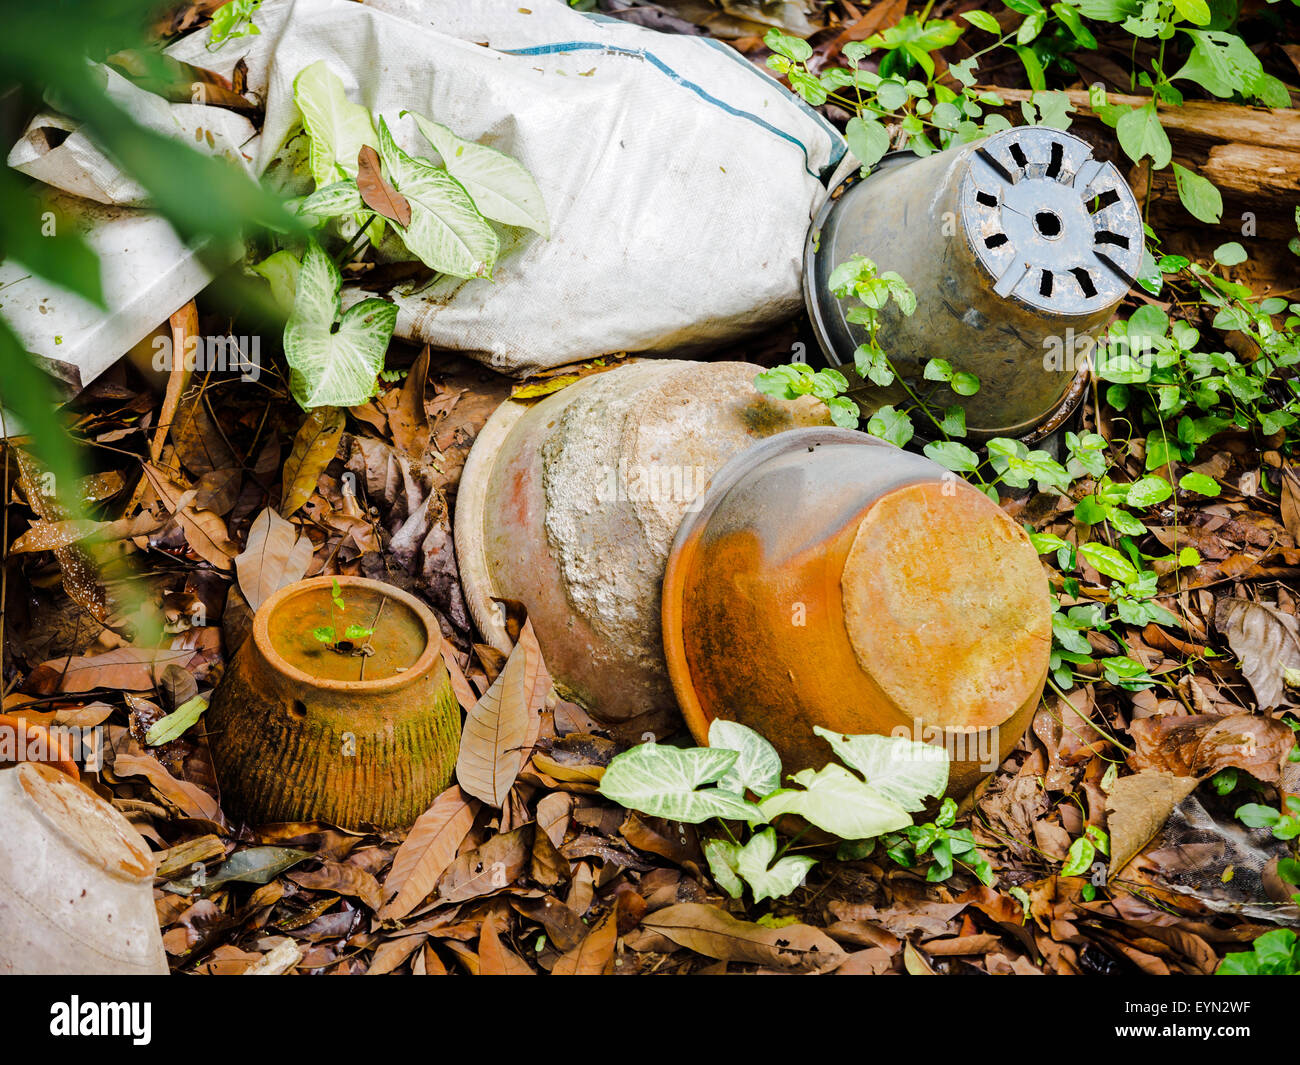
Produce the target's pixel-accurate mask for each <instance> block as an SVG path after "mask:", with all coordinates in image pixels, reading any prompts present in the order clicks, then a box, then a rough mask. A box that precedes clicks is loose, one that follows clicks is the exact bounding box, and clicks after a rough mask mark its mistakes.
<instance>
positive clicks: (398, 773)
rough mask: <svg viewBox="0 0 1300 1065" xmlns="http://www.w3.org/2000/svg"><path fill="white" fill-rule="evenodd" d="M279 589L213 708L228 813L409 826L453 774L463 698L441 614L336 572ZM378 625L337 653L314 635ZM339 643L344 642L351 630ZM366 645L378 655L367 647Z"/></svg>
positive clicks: (213, 737)
mask: <svg viewBox="0 0 1300 1065" xmlns="http://www.w3.org/2000/svg"><path fill="white" fill-rule="evenodd" d="M334 580H335V578H332V577H313V578H311V579H310V580H305V581H300V582H298V583H297V584H291V585H289V586H288V587H287V588H282V589H281V590H280V591H278V592H276V593H275V594H274V595H273V596H271V598H269V599H268V600H266V602H264V603H263V604H262V606H261V608H260V609H259V610H258V611H257V614H256V616H255V617H254V619H253V632H252V637H251V639H248V640H246V641H245V642H244V644H243V645H242V646H241V647H240V649H239V651H238V653H237V654H236V655H235V658H234V660H233V661H232V662H231V664H230V667H229V668H228V669H227V671H226V674H225V676H224V677H222V679H221V683H220V684H219V685H218V686H217V689H216V691H214V692H213V694H212V703H211V706H210V707H209V708H208V711H207V714H206V720H207V723H208V728H209V733H210V741H209V742H210V745H211V749H212V761H213V764H214V766H215V767H216V771H217V779H218V782H219V783H220V785H221V790H222V802H223V805H224V806H225V809H226V811H227V812H228V813H230V814H233V815H234V816H236V817H239V818H242V819H243V820H244V821H246V822H249V823H252V824H259V823H265V822H271V821H312V820H321V821H328V822H330V823H332V824H335V825H339V826H340V827H343V828H361V827H363V826H368V825H373V826H376V827H379V828H395V829H401V828H406V827H407V826H409V825H410V824H411V823H412V822H413V821H414V820H415V819H416V818H417V817H418V816H419V815H420V814H421V813H423V812H424V810H425V809H427V808H428V806H429V804H430V803H431V802H433V800H434V798H435V797H436V796H437V795H438V793H439V792H441V791H442V790H443V789H444V788H445V787H446V786H447V785H448V784H449V783H450V781H451V776H452V773H453V771H454V770H455V766H456V754H457V751H458V748H459V745H460V707H459V705H458V704H457V702H456V697H455V695H454V694H453V692H452V689H451V681H450V678H449V677H448V675H447V667H446V664H445V663H444V662H443V660H442V655H441V653H440V650H441V645H442V636H441V633H440V632H439V630H438V623H437V621H436V619H435V618H434V616H433V614H432V613H431V612H430V611H429V610H428V608H427V607H425V606H424V604H422V603H421V602H420V601H419V600H418V599H416V598H415V597H414V596H412V595H409V594H408V593H406V592H404V591H402V590H401V589H399V588H394V587H392V586H390V585H387V584H383V583H382V582H380V581H372V580H368V579H366V578H363V577H339V578H337V580H338V583H339V585H340V589H341V591H342V597H343V601H344V606H345V609H344V611H343V612H341V613H340V612H339V611H338V610H337V608H333V609H332V607H331V594H330V593H331V588H332V585H333V581H334ZM349 625H359V626H361V627H363V628H372V629H373V630H374V632H373V635H371V636H370V637H369V638H368V639H365V638H363V639H361V640H358V641H351V643H352V644H353V645H352V646H343V647H342V651H341V652H340V651H339V650H334V649H333V648H332V647H331V646H327V645H326V644H323V643H321V642H320V641H319V640H318V639H316V637H315V636H314V635H313V633H314V630H316V629H318V628H324V627H331V628H334V629H335V630H337V631H338V632H339V633H340V635H342V634H343V633H344V632H345V630H346V628H347V626H349ZM341 642H342V644H344V645H346V644H348V643H349V641H347V640H342V641H341ZM367 643H368V644H369V646H370V647H371V648H372V649H373V652H374V653H373V654H364V653H360V647H361V645H362V644H367Z"/></svg>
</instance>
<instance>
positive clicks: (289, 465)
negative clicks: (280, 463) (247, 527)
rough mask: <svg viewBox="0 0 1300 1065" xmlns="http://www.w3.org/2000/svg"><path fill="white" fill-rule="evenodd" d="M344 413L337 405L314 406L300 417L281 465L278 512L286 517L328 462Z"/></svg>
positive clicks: (308, 492) (306, 497)
mask: <svg viewBox="0 0 1300 1065" xmlns="http://www.w3.org/2000/svg"><path fill="white" fill-rule="evenodd" d="M343 425H344V416H343V412H342V411H341V410H339V409H338V408H337V407H317V408H316V409H315V410H313V411H311V412H310V413H309V414H308V415H307V417H306V418H304V419H303V422H302V425H301V426H300V427H299V428H298V432H297V435H295V436H294V438H293V449H292V450H291V451H290V452H289V460H288V461H287V462H286V463H285V464H284V476H283V479H282V480H283V485H284V487H283V490H282V493H281V496H280V514H281V515H282V516H283V517H286V518H287V517H290V516H291V515H292V514H293V513H294V511H296V510H297V509H298V508H299V507H301V506H302V505H303V504H304V503H306V502H307V500H309V499H310V498H311V495H312V493H313V492H314V491H316V482H317V481H319V480H320V475H321V471H323V470H324V469H325V467H326V466H328V465H329V464H330V460H331V459H332V458H333V457H334V452H336V451H337V450H338V446H339V438H340V437H341V436H342V435H343Z"/></svg>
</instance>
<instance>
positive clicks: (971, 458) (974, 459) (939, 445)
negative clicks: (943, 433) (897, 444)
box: [923, 440, 980, 473]
mask: <svg viewBox="0 0 1300 1065" xmlns="http://www.w3.org/2000/svg"><path fill="white" fill-rule="evenodd" d="M923 450H924V451H925V457H926V458H928V459H930V460H931V461H932V462H937V463H938V464H939V465H940V466H942V467H944V469H948V470H952V471H953V472H954V473H972V472H974V471H975V470H977V469H979V465H980V460H979V456H978V455H976V454H975V452H973V451H972V450H971V449H970V448H968V447H967V446H966V445H965V444H959V443H957V442H956V441H955V440H944V441H939V442H936V443H933V444H926V445H925V448H924V449H923Z"/></svg>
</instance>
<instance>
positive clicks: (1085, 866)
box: [1061, 836, 1097, 876]
mask: <svg viewBox="0 0 1300 1065" xmlns="http://www.w3.org/2000/svg"><path fill="white" fill-rule="evenodd" d="M1096 856H1097V848H1096V847H1095V846H1094V845H1093V843H1092V840H1090V839H1088V838H1087V837H1086V836H1080V837H1079V838H1078V839H1076V840H1075V841H1074V842H1073V843H1071V844H1070V850H1069V853H1068V854H1066V856H1065V865H1063V866H1062V867H1061V875H1062V876H1082V875H1083V874H1084V873H1086V872H1087V871H1088V870H1089V869H1091V868H1092V860H1093V859H1094V858H1095V857H1096Z"/></svg>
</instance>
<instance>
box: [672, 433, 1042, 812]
mask: <svg viewBox="0 0 1300 1065" xmlns="http://www.w3.org/2000/svg"><path fill="white" fill-rule="evenodd" d="M663 641H664V651H665V653H666V655H667V658H668V672H669V675H670V676H671V678H672V682H673V689H674V691H675V692H676V693H677V700H678V703H679V704H680V706H681V708H682V713H683V715H684V716H685V718H686V723H687V724H688V725H689V726H690V729H691V733H692V734H693V735H694V736H695V739H696V740H697V741H698V742H699V743H707V742H708V733H709V723H710V722H711V721H712V720H713V719H714V718H715V717H722V718H727V719H730V720H735V721H739V722H741V723H742V724H744V725H748V726H749V727H751V728H753V729H755V730H756V731H757V732H759V733H760V734H761V735H763V736H765V737H766V738H767V739H768V740H769V741H771V743H772V744H773V745H774V746H775V747H776V748H777V750H778V752H779V753H780V755H781V759H782V764H783V766H784V769H785V772H786V773H794V772H797V771H798V770H801V769H808V768H815V769H820V768H821V767H822V766H823V765H825V764H826V763H827V762H829V761H831V757H832V752H831V749H830V746H829V745H828V744H827V743H826V742H825V741H824V740H822V739H821V738H820V737H818V736H817V735H815V734H814V732H813V726H814V725H820V726H822V727H823V728H826V729H830V730H832V731H836V732H842V733H847V734H850V735H852V734H863V733H874V734H878V735H901V736H905V737H907V738H909V739H913V740H919V741H923V742H927V743H937V744H940V745H942V746H944V747H945V749H946V750H947V751H948V754H949V759H950V776H949V793H950V794H952V795H960V794H963V793H965V792H967V791H969V790H970V789H971V788H972V787H974V785H975V784H976V783H977V782H978V781H979V779H980V777H981V776H983V775H985V774H987V773H989V772H991V771H992V770H993V769H994V768H996V767H997V765H998V764H999V763H1000V762H1001V761H1002V759H1003V758H1005V757H1006V755H1007V754H1008V753H1009V752H1010V751H1011V749H1012V747H1014V746H1015V744H1016V742H1017V741H1018V740H1019V739H1020V736H1021V735H1022V734H1023V732H1024V730H1025V728H1026V727H1027V726H1028V724H1029V721H1030V719H1031V718H1032V717H1033V713H1034V710H1035V708H1036V707H1037V705H1038V700H1039V697H1040V696H1041V694H1042V690H1043V685H1044V683H1045V681H1046V678H1047V666H1048V657H1049V652H1050V648H1051V641H1052V625H1051V606H1050V602H1049V597H1048V589H1047V577H1046V574H1045V573H1044V571H1043V567H1042V565H1041V563H1040V562H1039V561H1038V555H1037V553H1036V552H1035V551H1034V548H1033V546H1032V545H1031V544H1030V542H1029V538H1028V537H1027V536H1026V535H1025V533H1024V531H1023V530H1022V529H1021V528H1020V527H1019V526H1018V525H1016V523H1015V522H1014V521H1012V520H1011V519H1010V518H1008V517H1007V516H1006V514H1004V513H1003V512H1002V510H1001V509H999V507H998V506H997V505H996V504H995V503H993V502H992V501H991V500H989V499H988V498H987V497H986V496H984V495H983V494H982V493H980V492H978V491H976V490H975V489H974V488H972V487H971V486H970V485H969V484H967V483H966V482H965V481H963V480H961V479H960V478H958V477H956V476H954V475H953V474H950V473H949V472H948V471H946V470H944V469H943V468H942V467H940V466H938V465H937V464H935V463H933V462H931V461H930V460H929V459H926V458H923V457H921V456H920V455H913V454H910V453H909V452H906V451H900V450H899V449H898V448H895V447H893V446H892V445H889V444H885V443H883V442H881V441H879V440H876V439H875V438H873V437H869V436H866V435H865V434H863V433H857V432H852V431H850V430H846V429H800V430H794V431H792V432H788V433H783V434H782V435H781V436H778V437H775V438H773V439H771V440H767V441H764V442H763V443H760V444H756V445H755V446H754V447H751V448H750V449H749V450H748V451H745V452H743V453H742V454H740V455H737V456H736V457H735V458H734V459H732V460H731V461H730V462H729V463H728V464H727V465H726V466H724V467H723V468H722V469H721V470H719V471H718V473H717V474H716V475H715V476H714V478H713V481H712V482H711V483H710V486H709V490H708V492H707V493H706V495H705V497H704V499H703V501H702V505H701V506H700V507H698V508H697V509H696V510H694V511H692V512H691V513H690V514H688V515H686V517H685V519H684V520H683V522H682V524H681V527H680V528H679V529H678V531H677V538H676V540H675V541H674V543H673V548H672V553H671V555H670V556H669V560H668V568H667V572H666V574H665V576H664V585H663Z"/></svg>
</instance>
